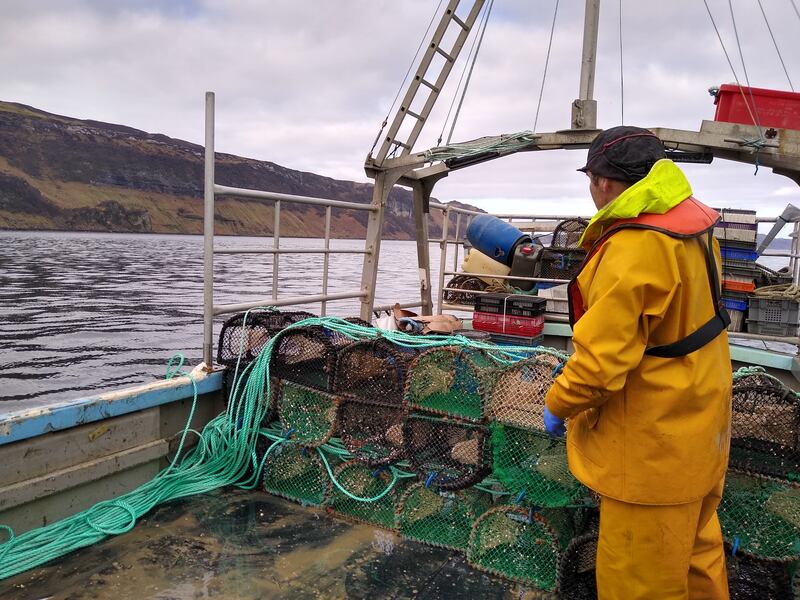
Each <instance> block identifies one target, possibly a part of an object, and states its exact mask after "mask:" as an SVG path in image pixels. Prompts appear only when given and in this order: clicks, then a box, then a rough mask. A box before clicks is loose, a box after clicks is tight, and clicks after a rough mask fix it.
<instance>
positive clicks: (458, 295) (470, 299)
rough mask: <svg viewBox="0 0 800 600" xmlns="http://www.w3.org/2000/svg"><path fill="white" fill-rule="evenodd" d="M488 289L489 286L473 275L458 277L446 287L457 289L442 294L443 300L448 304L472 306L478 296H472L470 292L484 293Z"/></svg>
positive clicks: (446, 290)
mask: <svg viewBox="0 0 800 600" xmlns="http://www.w3.org/2000/svg"><path fill="white" fill-rule="evenodd" d="M488 287H489V284H487V283H486V282H485V281H483V280H481V279H478V278H477V277H474V276H472V275H456V276H455V277H453V278H452V279H451V280H450V281H448V282H447V284H446V285H445V288H456V289H455V290H453V289H449V290H448V289H445V290H444V291H443V292H442V300H443V301H444V302H446V303H447V304H464V305H467V306H471V305H473V304H474V303H475V296H476V294H471V293H470V292H476V291H477V292H482V291H484V290H485V289H486V288H488ZM462 290H463V291H462Z"/></svg>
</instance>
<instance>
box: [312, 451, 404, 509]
mask: <svg viewBox="0 0 800 600" xmlns="http://www.w3.org/2000/svg"><path fill="white" fill-rule="evenodd" d="M317 452H318V453H319V456H320V458H321V459H322V464H324V465H325V470H326V471H327V472H328V477H330V479H331V482H332V483H333V485H335V486H336V488H337V489H338V490H339V491H340V492H342V493H343V494H344V495H345V496H347V497H348V498H350V499H352V500H356V501H358V502H377V501H378V500H380V499H381V498H383V497H384V496H385V495H386V494H388V493H389V492H391V491H392V488H394V485H395V484H396V483H397V474H396V473H395V472H394V470H392V480H391V481H390V482H389V485H388V486H387V487H386V489H385V490H383V491H382V492H381V493H380V494H378V495H377V496H374V497H372V498H361V497H360V496H356V495H354V494H352V493H350V492H349V491H347V490H346V489H344V487H342V484H341V483H339V481H338V480H337V479H336V477H335V476H334V475H333V471H332V470H331V465H330V464H329V463H328V459H327V458H325V453H324V452H323V451H322V450H320V449H319V448H317Z"/></svg>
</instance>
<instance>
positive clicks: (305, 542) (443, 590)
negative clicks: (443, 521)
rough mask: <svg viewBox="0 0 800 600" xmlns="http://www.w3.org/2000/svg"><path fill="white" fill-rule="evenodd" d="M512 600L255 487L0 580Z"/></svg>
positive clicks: (47, 592) (272, 594)
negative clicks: (258, 490)
mask: <svg viewBox="0 0 800 600" xmlns="http://www.w3.org/2000/svg"><path fill="white" fill-rule="evenodd" d="M288 597H291V598H295V599H297V600H301V599H304V598H420V599H423V598H437V599H439V598H441V599H447V598H472V597H477V598H487V599H501V598H515V599H528V600H530V599H533V598H539V597H542V596H541V594H540V593H537V592H534V591H532V590H528V589H525V588H524V587H522V586H518V585H516V584H513V583H510V582H508V581H504V580H502V579H499V578H495V577H491V576H489V575H486V574H484V573H482V572H480V571H477V570H475V569H473V568H471V567H470V566H469V565H468V564H467V563H466V560H465V559H464V557H463V555H461V554H459V553H457V552H453V551H452V550H446V549H443V548H434V547H431V546H426V545H423V544H419V543H415V542H411V541H407V540H403V539H401V538H400V537H399V536H397V535H395V534H393V533H391V532H388V531H383V530H380V529H376V528H374V527H372V526H369V525H355V524H351V523H348V522H345V521H342V520H339V519H334V518H333V517H330V516H329V515H327V514H326V513H325V512H324V510H321V509H317V508H304V507H301V506H298V505H296V504H293V503H290V502H287V501H285V500H282V499H280V498H276V497H275V496H271V495H269V494H266V493H263V492H246V491H242V490H238V489H226V490H219V491H216V492H213V493H209V494H204V495H200V496H196V497H193V498H190V499H186V500H180V501H174V502H169V503H167V504H164V505H162V506H159V507H157V508H156V509H154V510H153V511H152V512H151V513H149V514H148V515H147V516H146V517H145V518H143V519H142V520H141V521H140V522H139V523H138V524H137V526H136V528H135V529H133V530H132V531H131V532H129V533H127V534H124V535H120V536H116V537H111V538H108V539H106V540H104V541H103V542H101V543H98V544H96V545H94V546H91V547H88V548H84V549H81V550H78V551H75V552H73V553H71V554H69V555H67V556H65V557H63V558H61V559H57V560H55V561H52V562H50V563H48V564H46V565H45V566H43V567H41V568H38V569H33V570H31V571H28V572H26V573H22V574H20V575H17V576H15V577H12V578H9V579H7V580H4V581H2V582H0V598H4V599H9V600H10V599H12V598H14V599H17V598H19V599H32V600H33V599H37V600H43V599H51V598H52V599H54V600H55V599H56V598H69V599H70V600H73V599H74V600H88V599H96V598H117V599H120V600H124V599H126V598H131V599H135V600H145V599H154V600H156V599H157V600H167V599H169V600H173V599H175V600H178V599H184V598H187V599H188V598H240V599H245V600H246V599H250V598H253V599H255V598H288Z"/></svg>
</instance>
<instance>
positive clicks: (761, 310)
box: [749, 296, 800, 327]
mask: <svg viewBox="0 0 800 600" xmlns="http://www.w3.org/2000/svg"><path fill="white" fill-rule="evenodd" d="M749 303H750V306H749V308H750V313H749V319H750V321H758V322H760V323H774V324H779V325H791V326H794V327H797V324H798V323H800V311H798V306H800V305H799V304H798V302H797V301H795V300H777V299H773V298H759V297H757V296H751V297H750V300H749Z"/></svg>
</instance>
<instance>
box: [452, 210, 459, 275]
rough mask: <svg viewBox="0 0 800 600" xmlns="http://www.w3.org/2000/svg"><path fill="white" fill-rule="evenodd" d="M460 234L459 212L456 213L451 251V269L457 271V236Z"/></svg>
mask: <svg viewBox="0 0 800 600" xmlns="http://www.w3.org/2000/svg"><path fill="white" fill-rule="evenodd" d="M459 235H461V213H456V237H455V241H456V243H455V244H453V248H455V252H454V253H453V271H458V236H459Z"/></svg>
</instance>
